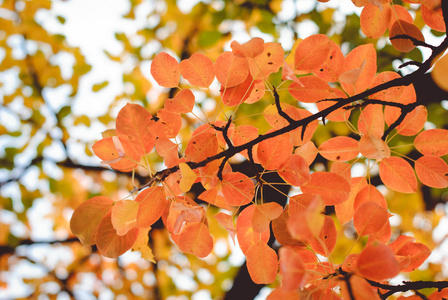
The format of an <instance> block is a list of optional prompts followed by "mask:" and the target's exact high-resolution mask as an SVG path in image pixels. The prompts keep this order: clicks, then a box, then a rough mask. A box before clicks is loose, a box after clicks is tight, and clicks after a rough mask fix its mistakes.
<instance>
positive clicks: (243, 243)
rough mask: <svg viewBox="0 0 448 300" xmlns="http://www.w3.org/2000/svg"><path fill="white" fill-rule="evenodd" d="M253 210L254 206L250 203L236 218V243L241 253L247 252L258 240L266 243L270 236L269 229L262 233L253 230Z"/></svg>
mask: <svg viewBox="0 0 448 300" xmlns="http://www.w3.org/2000/svg"><path fill="white" fill-rule="evenodd" d="M254 211H255V206H254V205H250V206H248V207H246V208H245V209H244V210H243V211H242V212H241V213H240V214H239V216H238V218H237V219H236V235H237V237H238V244H239V246H240V248H241V251H243V253H247V251H248V250H249V248H250V247H251V246H252V245H253V244H256V243H257V242H258V241H259V240H261V241H262V242H264V243H267V242H268V240H269V237H270V236H271V231H270V230H266V231H265V232H263V233H258V232H255V231H254V230H253V228H252V216H253V214H254Z"/></svg>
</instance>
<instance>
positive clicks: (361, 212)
mask: <svg viewBox="0 0 448 300" xmlns="http://www.w3.org/2000/svg"><path fill="white" fill-rule="evenodd" d="M388 219H389V213H388V212H387V209H385V208H383V207H381V206H379V205H378V204H376V203H375V202H372V201H368V202H364V203H363V204H361V205H360V206H359V207H358V208H357V209H356V210H355V214H354V215H353V225H354V226H355V229H356V232H358V234H359V235H361V236H362V235H369V234H372V233H375V232H378V231H380V230H381V228H382V227H383V226H384V224H385V223H386V222H388Z"/></svg>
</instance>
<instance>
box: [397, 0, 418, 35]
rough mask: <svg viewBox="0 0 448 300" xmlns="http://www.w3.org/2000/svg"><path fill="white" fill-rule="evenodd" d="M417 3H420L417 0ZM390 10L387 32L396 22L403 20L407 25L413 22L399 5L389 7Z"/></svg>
mask: <svg viewBox="0 0 448 300" xmlns="http://www.w3.org/2000/svg"><path fill="white" fill-rule="evenodd" d="M404 1H406V0H404ZM411 1H413V0H411ZM408 2H409V0H408ZM416 3H417V2H416ZM418 3H420V0H418ZM391 8H392V11H393V16H392V17H391V18H390V22H389V31H390V30H391V29H392V26H393V25H394V24H395V21H396V20H403V21H406V22H408V23H413V22H414V19H413V18H412V15H411V14H410V13H409V11H408V10H407V9H406V8H405V7H403V6H401V5H397V4H394V5H392V6H391Z"/></svg>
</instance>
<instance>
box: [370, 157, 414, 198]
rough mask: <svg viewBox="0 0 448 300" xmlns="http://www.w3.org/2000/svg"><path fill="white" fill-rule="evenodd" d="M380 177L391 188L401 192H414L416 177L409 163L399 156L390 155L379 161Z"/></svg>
mask: <svg viewBox="0 0 448 300" xmlns="http://www.w3.org/2000/svg"><path fill="white" fill-rule="evenodd" d="M379 165H380V178H381V180H382V181H383V183H384V185H385V186H387V187H388V188H390V189H391V190H394V191H397V192H401V193H415V192H416V191H417V178H416V177H415V173H414V170H413V169H412V167H411V165H410V164H409V163H408V162H407V161H406V160H404V159H403V158H400V157H395V156H391V157H389V158H385V159H383V160H382V161H381V162H380V164H379Z"/></svg>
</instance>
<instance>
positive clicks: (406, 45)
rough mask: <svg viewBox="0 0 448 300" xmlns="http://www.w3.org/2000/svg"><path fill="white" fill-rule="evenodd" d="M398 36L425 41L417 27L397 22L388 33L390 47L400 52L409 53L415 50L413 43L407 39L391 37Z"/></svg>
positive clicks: (404, 22)
mask: <svg viewBox="0 0 448 300" xmlns="http://www.w3.org/2000/svg"><path fill="white" fill-rule="evenodd" d="M398 35H407V36H410V37H412V38H414V39H416V40H418V41H422V42H424V41H425V38H424V36H423V34H422V32H421V31H420V29H418V27H417V26H415V25H414V24H412V23H409V22H406V21H403V20H397V21H395V23H394V25H392V28H391V29H390V31H389V36H390V42H391V43H392V46H394V48H395V49H397V50H398V51H400V52H409V51H411V50H413V49H414V48H415V45H414V42H412V41H411V40H409V39H407V38H397V39H393V37H396V36H398Z"/></svg>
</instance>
